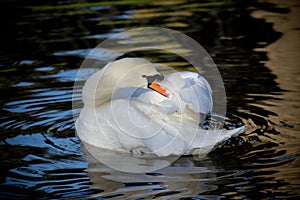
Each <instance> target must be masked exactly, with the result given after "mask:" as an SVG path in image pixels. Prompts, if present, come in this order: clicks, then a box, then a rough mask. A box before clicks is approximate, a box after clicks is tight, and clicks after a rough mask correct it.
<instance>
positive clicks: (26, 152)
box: [0, 0, 300, 199]
mask: <svg viewBox="0 0 300 200" xmlns="http://www.w3.org/2000/svg"><path fill="white" fill-rule="evenodd" d="M1 4H2V5H1V6H0V10H1V13H4V12H3V10H5V11H6V12H5V13H8V14H5V16H2V17H1V20H2V22H3V24H4V25H3V27H4V28H3V30H1V33H0V36H1V39H0V40H1V47H0V72H1V76H0V80H1V82H0V90H1V99H0V106H1V116H0V127H1V134H0V152H1V155H2V156H1V159H0V160H1V163H0V166H1V175H0V196H1V198H7V199H9V198H10V199H24V198H30V199H32V198H45V199H49V198H50V199H52V198H55V199H59V198H78V199H84V198H96V199H143V198H144V199H151V198H154V199H180V198H182V199H220V198H237V199H286V198H292V197H294V198H296V197H299V194H300V192H299V191H300V190H299V189H300V187H299V184H300V182H299V165H300V163H299V155H300V149H299V141H300V136H299V131H300V128H299V125H300V124H299V117H300V116H299V101H300V93H299V85H300V80H299V76H298V75H299V69H300V68H299V56H300V55H299V52H300V47H299V45H298V44H299V42H298V41H299V35H300V34H299V27H300V25H299V22H298V20H297V19H299V6H300V5H299V2H298V1H289V2H282V1H273V2H271V1H258V2H256V1H243V2H239V1H205V2H204V3H199V2H198V1H185V0H172V1H154V0H143V1H131V0H125V1H111V2H109V1H100V2H97V1H80V3H78V1H73V0H66V1H65V0H62V1H43V2H36V1H30V0H29V1H16V2H15V1H9V0H5V1H4V2H2V3H1ZM144 26H155V27H166V28H171V29H174V30H177V31H180V32H182V33H185V34H187V35H188V36H190V37H192V38H193V39H195V40H196V41H198V42H199V43H200V44H201V45H202V46H204V47H205V49H206V50H207V51H208V52H209V54H210V55H211V56H212V58H213V59H214V61H215V62H216V64H217V65H218V67H219V70H220V72H221V75H222V77H223V80H224V84H225V87H226V93H227V115H228V117H230V119H231V121H230V124H228V126H230V125H233V126H238V125H239V124H241V123H242V124H246V125H247V126H248V130H247V131H246V133H244V134H243V135H241V136H240V137H236V138H232V139H230V140H228V141H226V142H225V143H224V144H222V145H221V146H220V147H219V148H218V149H216V150H215V151H213V152H211V153H210V154H209V155H208V156H207V157H205V158H201V159H200V158H197V157H191V156H185V157H181V158H180V159H179V160H177V161H176V162H175V163H173V164H172V165H170V166H169V167H167V168H164V169H162V170H159V171H157V172H153V173H147V174H130V173H124V172H118V171H115V170H112V169H110V168H108V167H106V166H103V165H101V164H99V163H97V162H95V160H93V159H91V158H88V157H87V155H86V154H84V149H82V148H81V147H80V146H81V145H80V141H79V139H78V138H77V137H76V136H75V128H74V122H73V115H72V114H73V111H74V112H75V113H79V110H72V90H73V84H74V81H75V77H76V73H77V71H78V68H79V66H80V64H81V62H82V61H83V59H84V57H85V56H86V55H87V54H88V53H89V52H90V51H91V49H93V48H94V47H95V46H96V45H98V44H99V43H100V42H101V41H103V40H104V39H106V38H108V37H110V36H112V35H113V34H115V33H119V32H121V31H123V30H125V29H128V28H134V27H144ZM112 54H113V52H100V53H99V56H100V58H101V59H102V60H103V62H105V61H106V60H107V58H109V57H110V56H112ZM135 54H136V55H139V54H138V53H136V52H133V53H132V55H135ZM143 56H146V57H148V58H149V59H151V60H153V61H156V62H162V63H164V64H168V65H170V66H173V67H175V68H176V69H182V70H186V69H189V65H188V63H186V62H184V61H183V60H182V59H180V58H179V57H178V56H175V55H172V54H165V53H161V52H148V53H146V54H143ZM82 73H83V74H89V73H90V71H86V72H82ZM84 80H85V77H84V76H83V77H82V81H84ZM79 90H80V88H78V96H76V98H78V101H80V91H79Z"/></svg>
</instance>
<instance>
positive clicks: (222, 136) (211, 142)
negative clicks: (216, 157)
mask: <svg viewBox="0 0 300 200" xmlns="http://www.w3.org/2000/svg"><path fill="white" fill-rule="evenodd" d="M245 130H246V126H242V127H239V128H236V129H232V130H226V129H222V130H203V129H199V130H198V133H197V134H196V136H195V138H194V140H193V142H192V143H191V145H190V147H189V148H188V149H189V151H187V154H198V155H200V154H201V155H206V154H207V153H209V152H210V151H211V150H212V149H213V148H214V147H215V146H216V145H218V144H220V143H221V142H223V141H225V140H227V139H229V138H230V137H232V136H235V135H239V134H241V133H243V132H245Z"/></svg>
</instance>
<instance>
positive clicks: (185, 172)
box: [83, 145, 217, 199]
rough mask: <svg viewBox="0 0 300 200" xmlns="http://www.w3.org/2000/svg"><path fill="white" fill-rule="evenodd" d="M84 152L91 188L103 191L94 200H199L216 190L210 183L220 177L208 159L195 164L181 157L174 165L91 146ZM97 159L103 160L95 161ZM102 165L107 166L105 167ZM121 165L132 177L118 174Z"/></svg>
mask: <svg viewBox="0 0 300 200" xmlns="http://www.w3.org/2000/svg"><path fill="white" fill-rule="evenodd" d="M83 151H85V158H86V160H88V161H89V163H90V164H89V167H88V169H87V172H88V176H89V177H90V179H91V182H92V183H93V185H91V188H92V189H98V190H103V192H101V193H99V194H96V195H94V196H92V198H94V197H110V198H114V199H118V198H120V199H126V198H134V199H135V198H139V197H147V198H148V197H149V198H150V197H151V198H154V197H155V198H158V197H163V196H168V198H169V197H172V196H173V195H174V196H176V198H181V197H191V196H194V197H195V196H198V197H199V193H202V192H205V191H211V190H215V189H216V188H217V186H215V185H213V184H212V183H210V182H212V181H215V180H216V177H217V175H216V169H215V168H214V166H213V163H212V161H211V160H209V159H204V158H203V159H201V160H195V158H193V157H180V158H179V159H178V160H176V159H175V161H174V158H134V157H132V156H130V155H127V156H126V155H124V154H119V155H118V154H117V153H115V152H112V151H104V150H103V149H99V148H96V147H92V146H88V145H83ZM95 155H96V156H95ZM97 155H98V156H99V155H101V156H99V157H98V158H96V157H97ZM116 155H118V156H117V157H116ZM109 158H114V159H109ZM99 159H101V162H100V161H99ZM102 161H103V162H105V163H104V164H103V162H102ZM118 163H119V165H120V168H122V167H124V166H125V167H126V168H127V169H129V168H131V170H132V171H131V173H130V172H122V171H118V170H117V169H116V168H117V167H116V166H117V164H118ZM108 164H113V165H114V166H113V167H114V169H113V168H111V167H108V166H107V165H108ZM161 166H164V168H161V169H158V170H155V171H153V172H151V173H136V172H138V171H134V170H135V169H137V170H145V169H148V171H151V169H154V168H157V167H161Z"/></svg>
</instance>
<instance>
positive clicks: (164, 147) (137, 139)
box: [76, 58, 245, 156]
mask: <svg viewBox="0 0 300 200" xmlns="http://www.w3.org/2000/svg"><path fill="white" fill-rule="evenodd" d="M211 94H212V90H211V88H210V85H209V83H208V82H207V81H206V80H205V79H204V78H203V77H202V76H201V75H200V74H199V73H194V72H176V73H173V74H170V75H167V76H165V77H163V75H162V74H160V73H159V72H158V71H157V70H156V69H155V68H154V65H153V64H152V63H151V62H149V61H148V60H146V59H141V58H123V59H120V60H117V61H114V62H111V63H109V64H107V65H106V66H105V67H104V68H102V69H101V70H99V71H98V72H96V73H95V74H93V75H92V76H91V77H90V78H89V79H88V80H87V81H86V83H85V85H84V87H83V91H82V99H83V103H84V107H83V109H82V110H81V112H80V115H79V117H78V118H77V120H76V132H77V135H78V137H79V138H80V139H81V140H82V141H83V142H85V143H88V144H90V145H93V146H96V147H100V148H104V149H110V150H117V151H122V152H128V153H133V154H155V155H157V156H168V155H182V154H194V153H197V152H198V153H199V152H200V151H201V152H206V153H208V152H209V151H211V150H212V149H213V148H214V147H215V146H216V145H217V144H219V143H220V142H222V141H224V140H226V139H228V138H230V137H231V136H232V135H235V134H239V133H241V132H243V131H244V130H245V127H240V128H237V129H233V130H225V129H222V130H205V129H203V128H201V126H199V124H201V123H202V122H203V121H204V118H205V116H206V114H209V113H210V112H211V111H212V106H213V100H212V95H211Z"/></svg>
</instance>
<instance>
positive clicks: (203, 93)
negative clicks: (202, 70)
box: [179, 72, 213, 114]
mask: <svg viewBox="0 0 300 200" xmlns="http://www.w3.org/2000/svg"><path fill="white" fill-rule="evenodd" d="M180 76H181V77H182V78H183V79H184V80H185V85H184V86H183V87H182V88H181V90H180V91H179V93H180V96H181V98H182V100H183V101H184V102H185V103H186V104H187V105H188V106H189V107H190V109H192V110H194V111H195V112H200V113H204V114H207V113H209V112H211V110H212V107H213V100H212V90H211V87H210V85H209V83H208V82H207V81H206V80H205V78H204V77H202V76H201V75H200V74H199V73H194V72H181V73H180Z"/></svg>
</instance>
